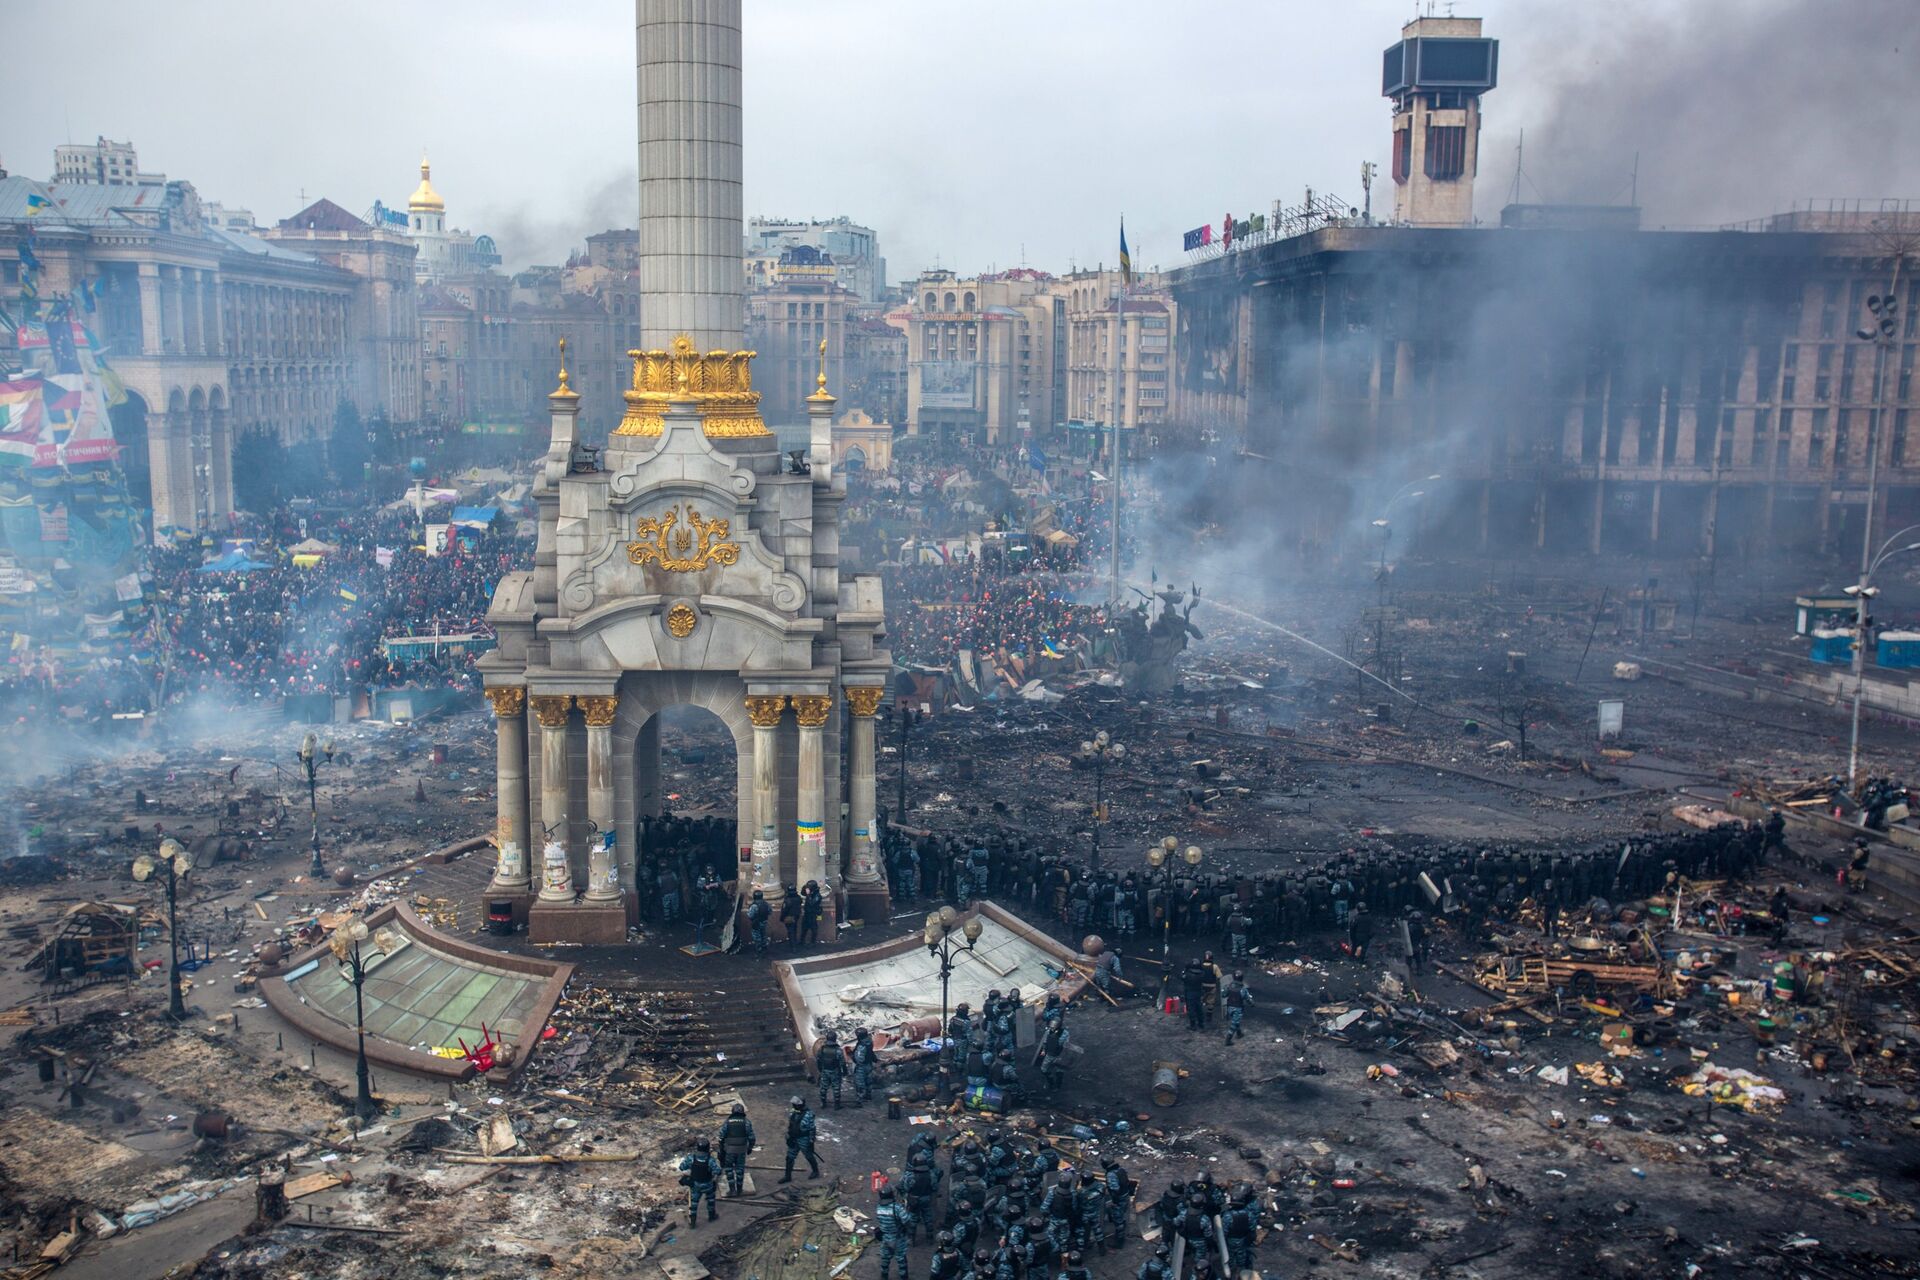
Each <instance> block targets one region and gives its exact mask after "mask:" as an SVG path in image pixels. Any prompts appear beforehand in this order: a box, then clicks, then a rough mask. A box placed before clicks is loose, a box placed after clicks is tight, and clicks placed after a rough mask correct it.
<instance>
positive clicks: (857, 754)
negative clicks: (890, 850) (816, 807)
mask: <svg viewBox="0 0 1920 1280" xmlns="http://www.w3.org/2000/svg"><path fill="white" fill-rule="evenodd" d="M843 692H845V694H846V695H847V706H848V707H850V708H851V709H852V710H853V732H852V741H851V743H850V744H849V746H848V748H847V762H848V771H849V778H848V784H847V797H848V798H847V809H848V815H847V816H848V817H849V818H851V819H852V822H853V841H852V852H853V856H852V858H851V860H850V861H849V864H848V867H847V885H848V887H849V889H850V890H851V889H852V887H853V886H856V885H874V884H878V883H879V882H880V859H879V845H880V833H879V832H878V831H875V830H874V829H873V817H874V780H873V740H874V730H875V728H876V725H875V723H874V715H875V713H877V712H878V711H879V710H880V699H881V698H882V697H883V696H884V695H885V693H886V690H884V689H882V688H880V687H878V686H877V685H867V686H861V685H847V686H845V687H844V689H843Z"/></svg>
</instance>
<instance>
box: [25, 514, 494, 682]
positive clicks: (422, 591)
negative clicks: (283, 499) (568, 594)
mask: <svg viewBox="0 0 1920 1280" xmlns="http://www.w3.org/2000/svg"><path fill="white" fill-rule="evenodd" d="M330 511H332V512H333V513H332V514H322V513H325V512H330ZM502 523H503V521H500V520H496V522H495V527H493V528H489V529H486V530H460V531H455V536H454V537H452V538H451V539H450V540H449V541H448V544H447V547H446V549H445V550H444V552H442V553H441V554H438V555H430V554H428V553H427V551H426V550H424V549H423V548H422V545H421V542H420V538H421V534H420V526H419V525H418V524H417V523H415V522H414V521H413V519H412V513H411V512H410V511H407V512H385V511H366V510H354V509H351V508H340V509H338V510H337V511H334V509H332V508H328V507H327V506H325V505H317V506H315V507H313V508H311V509H310V510H308V511H307V512H305V513H304V514H302V513H301V512H298V511H295V510H294V509H292V508H290V507H282V508H279V509H276V510H275V511H273V512H271V513H268V514H266V515H261V516H254V515H245V514H243V515H239V516H237V517H236V518H235V521H234V526H233V528H232V529H231V530H229V531H228V533H227V534H225V535H224V538H223V540H222V542H221V543H220V544H219V545H210V544H209V543H206V542H203V541H201V540H193V541H187V542H181V543H179V544H176V545H173V546H167V547H162V548H158V549H156V550H155V551H154V552H153V554H152V557H151V560H150V565H151V569H152V583H151V585H150V587H149V588H148V589H147V591H146V592H145V599H146V601H147V602H148V603H147V606H146V609H145V614H146V620H145V622H144V624H143V625H142V626H141V628H140V629H139V630H138V631H137V632H136V633H135V634H134V635H133V636H132V637H131V638H130V640H129V643H128V646H127V648H128V653H127V654H126V655H125V656H116V657H111V658H98V659H89V660H86V661H74V662H63V661H61V660H58V659H50V658H49V659H39V660H35V661H30V662H18V663H16V664H15V665H14V666H13V667H11V668H10V669H9V673H8V675H7V677H6V679H5V680H4V682H0V710H3V711H4V714H5V716H6V718H7V719H9V720H13V719H18V718H19V717H21V716H28V715H34V714H39V713H47V712H54V711H60V712H64V713H65V714H67V715H69V716H74V715H78V716H79V717H81V718H94V717H98V716H104V715H107V714H110V713H112V712H116V711H127V710H150V709H153V708H154V707H156V706H158V705H162V704H164V703H167V702H173V701H177V700H180V699H184V698H202V699H206V698H210V699H212V700H214V701H216V702H221V703H231V704H245V703H248V702H254V701H257V700H260V699H267V698H285V697H290V696H295V695H299V694H321V693H324V694H333V695H340V694H345V693H348V692H349V691H350V690H352V689H355V688H388V687H415V688H419V687H443V688H444V687H453V688H474V689H477V688H478V687H479V678H478V674H477V672H475V671H474V670H473V666H472V664H473V660H474V658H475V657H476V656H477V654H478V649H479V646H467V645H441V646H437V647H436V646H425V647H420V652H419V654H418V656H414V655H413V654H408V655H406V656H400V655H394V656H389V654H388V653H387V651H386V648H385V645H384V642H385V641H386V640H388V639H390V638H393V637H398V636H409V635H411V636H434V635H436V634H439V635H462V636H472V635H478V636H480V637H488V636H490V635H491V632H490V630H489V629H488V627H487V624H486V611H487V605H488V602H489V600H490V598H491V595H492V592H493V589H494V585H495V584H496V583H497V582H498V581H499V579H500V577H501V575H502V574H504V573H506V572H508V571H510V570H512V569H514V568H516V567H521V566H524V565H525V564H526V563H527V562H528V561H529V560H530V559H531V556H532V545H531V541H530V540H528V539H523V538H516V537H514V536H512V535H511V534H509V533H506V532H503V531H502V530H501V529H500V528H499V527H498V526H499V525H500V524H502ZM309 538H311V539H315V540H318V541H320V542H323V543H326V544H328V546H329V547H330V548H331V549H330V550H327V551H325V552H322V553H320V554H318V556H317V557H312V556H302V557H299V558H298V559H296V557H295V556H294V555H293V554H291V553H290V551H289V548H291V547H292V546H294V545H295V544H297V543H300V542H302V541H304V540H305V539H309ZM221 547H225V548H226V549H228V550H229V551H232V552H237V554H238V556H240V557H244V559H245V562H246V565H248V566H253V565H257V566H259V567H242V568H237V569H231V570H226V571H219V572H207V571H205V570H206V568H207V563H208V561H209V560H210V559H211V558H212V557H213V555H214V553H215V552H216V551H218V550H220V549H221Z"/></svg>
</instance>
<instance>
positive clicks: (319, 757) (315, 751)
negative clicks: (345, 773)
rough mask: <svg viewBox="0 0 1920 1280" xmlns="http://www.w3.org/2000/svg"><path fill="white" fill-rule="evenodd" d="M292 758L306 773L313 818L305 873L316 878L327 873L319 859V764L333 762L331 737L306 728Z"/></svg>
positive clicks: (325, 866)
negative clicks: (323, 739)
mask: <svg viewBox="0 0 1920 1280" xmlns="http://www.w3.org/2000/svg"><path fill="white" fill-rule="evenodd" d="M294 758H295V759H297V760H299V762H300V767H301V769H302V770H304V771H305V773H306V775H307V812H308V814H309V815H310V816H311V817H312V818H313V861H312V862H310V863H308V864H307V874H308V875H310V876H312V877H313V878H314V879H316V880H318V879H321V878H322V877H324V876H325V875H326V874H327V864H326V863H324V862H322V861H321V860H320V794H319V773H320V766H321V765H323V764H332V763H333V739H332V738H328V739H327V740H326V742H325V743H322V742H321V741H320V739H319V738H318V737H317V736H316V735H315V734H314V733H313V732H312V730H308V732H307V736H306V737H304V738H302V739H300V750H299V751H298V752H296V753H295V755H294Z"/></svg>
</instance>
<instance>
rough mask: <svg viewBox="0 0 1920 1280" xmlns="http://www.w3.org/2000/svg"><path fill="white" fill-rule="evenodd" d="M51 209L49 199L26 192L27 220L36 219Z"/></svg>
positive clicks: (51, 204) (33, 192) (51, 203)
mask: <svg viewBox="0 0 1920 1280" xmlns="http://www.w3.org/2000/svg"><path fill="white" fill-rule="evenodd" d="M51 208H53V201H52V200H51V199H50V198H49V197H47V196H43V195H41V194H40V193H39V192H38V191H29V192H27V216H28V217H29V218H33V217H38V216H39V215H40V214H42V213H45V212H46V211H47V210H48V209H51Z"/></svg>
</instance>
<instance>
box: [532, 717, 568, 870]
mask: <svg viewBox="0 0 1920 1280" xmlns="http://www.w3.org/2000/svg"><path fill="white" fill-rule="evenodd" d="M572 705H573V698H572V697H571V696H569V695H567V694H564V693H563V694H557V695H544V696H536V697H535V698H534V699H533V714H534V718H535V719H537V720H539V721H540V823H541V825H542V826H543V827H544V828H546V830H547V831H549V832H552V833H553V834H552V835H549V836H547V837H546V838H545V839H544V840H543V841H542V842H541V867H540V900H541V901H542V902H572V901H573V868H572V865H571V864H570V863H569V862H568V861H567V788H568V777H567V773H568V771H567V711H568V709H569V708H570V707H572ZM556 850H557V851H558V855H559V856H558V857H556V856H555V852H556Z"/></svg>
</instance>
